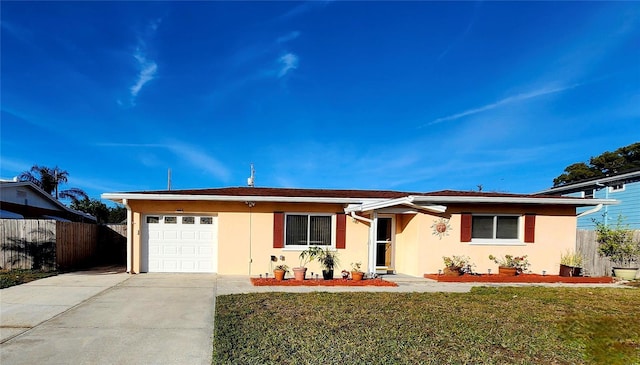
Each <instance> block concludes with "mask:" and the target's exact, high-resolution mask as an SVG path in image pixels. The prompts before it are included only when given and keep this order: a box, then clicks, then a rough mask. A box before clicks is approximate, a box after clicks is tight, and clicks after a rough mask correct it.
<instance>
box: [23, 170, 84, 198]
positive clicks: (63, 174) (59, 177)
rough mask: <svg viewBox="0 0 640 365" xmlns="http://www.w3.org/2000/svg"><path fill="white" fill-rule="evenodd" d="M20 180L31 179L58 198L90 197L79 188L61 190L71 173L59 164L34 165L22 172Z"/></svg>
mask: <svg viewBox="0 0 640 365" xmlns="http://www.w3.org/2000/svg"><path fill="white" fill-rule="evenodd" d="M18 180H20V181H30V182H32V183H34V184H35V185H37V186H38V187H40V188H41V189H42V190H44V191H45V192H46V193H47V194H49V195H52V196H53V197H55V198H56V199H71V201H72V202H75V201H77V200H79V199H80V198H83V199H88V198H89V196H87V193H85V192H84V191H83V190H81V189H78V188H70V189H65V190H59V186H60V184H62V183H66V182H67V181H68V180H69V173H68V172H67V171H66V170H61V169H60V168H59V167H58V166H56V167H54V168H51V167H47V166H39V165H33V166H32V167H31V169H30V170H29V171H24V172H23V173H21V174H20V175H19V176H18ZM54 193H55V195H54Z"/></svg>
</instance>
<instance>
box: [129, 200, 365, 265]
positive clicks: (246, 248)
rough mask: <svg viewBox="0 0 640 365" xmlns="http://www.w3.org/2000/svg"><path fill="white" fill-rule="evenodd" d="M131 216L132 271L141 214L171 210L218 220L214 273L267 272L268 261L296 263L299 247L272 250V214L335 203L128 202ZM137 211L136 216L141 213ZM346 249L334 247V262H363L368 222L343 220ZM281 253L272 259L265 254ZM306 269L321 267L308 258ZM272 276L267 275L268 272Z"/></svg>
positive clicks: (331, 207)
mask: <svg viewBox="0 0 640 365" xmlns="http://www.w3.org/2000/svg"><path fill="white" fill-rule="evenodd" d="M129 206H130V207H131V209H132V210H133V211H134V214H133V229H132V232H133V235H132V240H133V253H134V254H133V262H132V271H133V272H136V273H137V272H140V269H141V259H142V232H141V230H140V227H141V222H142V216H143V215H147V214H162V213H165V214H166V213H174V214H175V213H176V212H177V211H180V213H182V214H205V213H206V214H215V215H216V216H217V219H218V236H217V239H218V265H217V266H218V273H220V274H230V275H231V274H237V275H259V274H263V275H264V274H265V273H270V272H272V267H273V265H277V264H286V265H288V266H289V267H290V268H293V267H295V266H298V265H299V260H298V256H299V255H300V252H301V251H300V250H293V249H288V248H278V249H276V248H273V212H274V211H281V212H300V213H313V212H322V213H337V212H342V211H343V209H344V207H343V206H342V205H340V204H295V203H289V204H277V203H262V202H258V203H256V205H255V206H254V207H252V208H249V206H248V205H247V204H245V203H242V202H201V201H193V202H192V201H129ZM141 212H142V214H141ZM346 235H347V237H346V242H347V243H346V248H345V249H340V250H338V259H339V266H338V267H336V270H335V275H339V272H340V270H342V269H343V268H346V269H350V264H351V263H352V262H356V261H361V262H363V263H364V264H366V261H367V239H368V225H366V224H364V223H362V222H358V221H354V220H353V219H351V218H347V227H346ZM272 255H275V256H276V257H278V258H280V257H281V256H283V257H284V259H285V260H284V262H281V261H280V259H279V260H278V262H277V263H272V262H271V260H270V257H271V256H272ZM307 268H308V272H309V273H311V272H314V273H319V272H321V267H320V266H319V265H318V263H316V262H313V263H311V264H309V265H307ZM270 275H272V274H270Z"/></svg>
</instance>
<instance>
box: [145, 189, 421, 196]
mask: <svg viewBox="0 0 640 365" xmlns="http://www.w3.org/2000/svg"><path fill="white" fill-rule="evenodd" d="M132 194H160V195H162V194H167V195H168V194H171V195H218V196H279V197H317V198H385V199H393V198H401V197H403V196H407V195H416V194H421V193H409V192H401V191H391V190H340V189H336V190H333V189H293V188H261V187H247V186H243V187H228V188H215V189H186V190H157V191H142V192H133V193H132Z"/></svg>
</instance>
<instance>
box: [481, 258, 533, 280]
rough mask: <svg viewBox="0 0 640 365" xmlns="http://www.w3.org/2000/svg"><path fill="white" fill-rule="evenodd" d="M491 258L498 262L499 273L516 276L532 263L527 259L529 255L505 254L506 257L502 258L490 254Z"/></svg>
mask: <svg viewBox="0 0 640 365" xmlns="http://www.w3.org/2000/svg"><path fill="white" fill-rule="evenodd" d="M489 260H493V262H495V263H496V264H498V273H499V274H501V275H511V276H514V275H518V274H522V273H523V272H525V271H526V270H527V269H528V268H529V265H530V264H529V260H527V255H523V256H513V255H504V257H502V258H499V257H495V256H493V255H489Z"/></svg>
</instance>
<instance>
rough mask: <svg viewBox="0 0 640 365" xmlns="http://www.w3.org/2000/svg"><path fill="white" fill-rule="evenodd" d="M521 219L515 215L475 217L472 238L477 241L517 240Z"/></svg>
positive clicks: (472, 224)
mask: <svg viewBox="0 0 640 365" xmlns="http://www.w3.org/2000/svg"><path fill="white" fill-rule="evenodd" d="M519 224H520V217H519V216H515V215H474V216H473V217H472V219H471V238H472V239H474V240H476V239H479V240H483V239H487V240H512V241H513V240H517V239H518V231H519Z"/></svg>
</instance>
